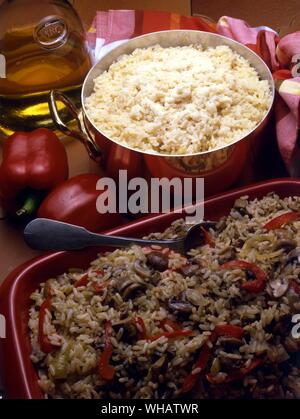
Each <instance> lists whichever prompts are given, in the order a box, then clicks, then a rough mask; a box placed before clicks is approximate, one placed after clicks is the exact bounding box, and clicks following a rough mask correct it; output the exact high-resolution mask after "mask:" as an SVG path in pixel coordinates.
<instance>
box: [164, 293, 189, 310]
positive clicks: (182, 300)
mask: <svg viewBox="0 0 300 419" xmlns="http://www.w3.org/2000/svg"><path fill="white" fill-rule="evenodd" d="M168 307H169V310H171V311H175V312H178V313H185V314H190V313H191V312H192V311H193V306H192V304H191V303H190V302H189V301H187V299H186V294H185V293H181V294H180V297H179V299H176V298H171V299H170V300H169V301H168Z"/></svg>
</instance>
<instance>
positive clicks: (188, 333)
mask: <svg viewBox="0 0 300 419" xmlns="http://www.w3.org/2000/svg"><path fill="white" fill-rule="evenodd" d="M162 336H164V337H166V338H168V339H174V338H179V337H181V336H196V333H195V332H193V331H192V330H184V329H182V330H174V332H162V333H157V334H156V335H153V336H150V337H149V338H148V340H150V341H151V342H153V341H154V340H157V339H159V338H161V337H162Z"/></svg>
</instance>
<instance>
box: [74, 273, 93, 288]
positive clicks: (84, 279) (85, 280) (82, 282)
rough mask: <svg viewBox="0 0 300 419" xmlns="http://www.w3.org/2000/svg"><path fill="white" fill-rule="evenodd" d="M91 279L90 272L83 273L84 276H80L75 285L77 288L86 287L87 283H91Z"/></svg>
mask: <svg viewBox="0 0 300 419" xmlns="http://www.w3.org/2000/svg"><path fill="white" fill-rule="evenodd" d="M89 281H90V278H89V276H88V274H84V275H82V277H81V278H79V279H78V280H77V281H76V282H75V284H74V287H75V288H79V287H86V286H87V284H88V283H89Z"/></svg>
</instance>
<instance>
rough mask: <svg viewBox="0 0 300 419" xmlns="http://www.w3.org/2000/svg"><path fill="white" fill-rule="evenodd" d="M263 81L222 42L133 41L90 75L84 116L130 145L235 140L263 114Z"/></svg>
mask: <svg viewBox="0 0 300 419" xmlns="http://www.w3.org/2000/svg"><path fill="white" fill-rule="evenodd" d="M271 97H272V95H271V89H270V86H269V83H268V81H266V80H260V78H259V75H258V73H257V71H256V70H255V69H254V68H253V67H252V66H251V64H250V63H249V62H248V61H247V60H246V59H245V58H243V57H242V56H241V55H239V54H238V53H236V52H234V51H233V50H232V49H231V48H230V47H228V46H225V45H224V46H217V47H215V48H212V47H211V48H206V49H205V48H203V47H202V46H201V45H190V46H183V47H169V48H163V47H161V46H159V45H156V46H153V47H149V48H145V49H136V50H135V51H133V53H132V54H130V55H124V56H122V57H121V58H120V59H119V60H118V61H117V62H115V63H113V64H112V65H111V66H110V67H109V69H108V70H107V71H105V72H104V73H102V74H100V75H99V76H98V77H97V78H96V79H95V80H94V91H93V93H92V94H91V96H90V97H88V98H87V99H86V101H85V106H86V110H87V114H88V116H89V117H90V118H91V120H92V121H93V123H94V124H95V126H96V127H97V128H99V129H100V130H101V131H102V132H103V133H104V134H105V135H106V136H108V137H110V138H111V139H113V140H115V141H117V142H120V143H121V144H124V145H125V146H126V145H127V146H129V147H132V148H135V149H138V150H142V151H146V152H147V151H148V152H156V153H161V154H182V155H183V154H193V153H199V152H202V151H208V150H212V149H214V148H217V147H222V146H225V145H227V144H230V143H232V142H234V141H235V140H238V139H239V138H241V137H243V136H244V135H246V134H247V133H248V132H249V131H251V130H252V129H254V128H255V126H256V125H257V124H258V123H259V122H260V121H261V120H262V119H263V118H264V116H265V115H266V113H267V111H268V108H269V106H270V103H271Z"/></svg>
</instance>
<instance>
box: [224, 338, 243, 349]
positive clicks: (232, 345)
mask: <svg viewBox="0 0 300 419" xmlns="http://www.w3.org/2000/svg"><path fill="white" fill-rule="evenodd" d="M218 344H219V345H221V346H223V347H224V349H225V351H232V350H234V349H238V348H239V347H240V346H241V345H242V344H243V341H242V340H241V339H237V338H234V337H231V336H221V337H219V339H218Z"/></svg>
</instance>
